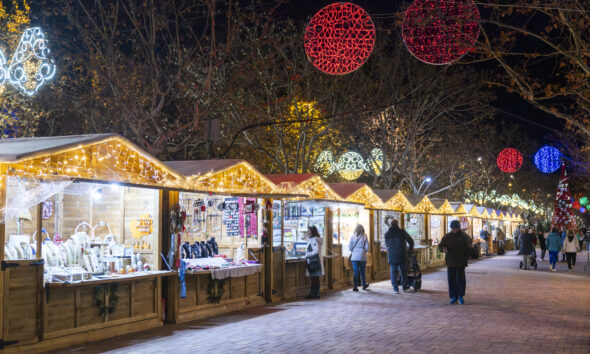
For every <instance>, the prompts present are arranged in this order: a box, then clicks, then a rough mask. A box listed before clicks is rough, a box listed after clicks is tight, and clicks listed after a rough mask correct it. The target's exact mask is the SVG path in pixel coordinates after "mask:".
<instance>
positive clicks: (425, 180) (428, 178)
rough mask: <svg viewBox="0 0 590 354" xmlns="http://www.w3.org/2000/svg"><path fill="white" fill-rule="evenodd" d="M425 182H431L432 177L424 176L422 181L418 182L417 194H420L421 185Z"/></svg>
mask: <svg viewBox="0 0 590 354" xmlns="http://www.w3.org/2000/svg"><path fill="white" fill-rule="evenodd" d="M425 182H428V183H430V182H432V178H430V177H426V178H425V179H424V180H423V181H422V183H421V184H420V188H418V195H420V191H421V190H422V186H423V185H424V183H425Z"/></svg>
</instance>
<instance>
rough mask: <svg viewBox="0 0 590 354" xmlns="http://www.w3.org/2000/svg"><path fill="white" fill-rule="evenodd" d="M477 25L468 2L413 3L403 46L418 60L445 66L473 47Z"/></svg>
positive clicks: (476, 16)
mask: <svg viewBox="0 0 590 354" xmlns="http://www.w3.org/2000/svg"><path fill="white" fill-rule="evenodd" d="M478 21H479V11H478V10H477V6H475V4H474V3H473V1H471V0H416V1H414V3H413V4H412V5H410V7H409V8H408V10H407V11H406V14H405V16H404V22H403V26H402V36H403V39H404V44H405V45H406V48H408V50H409V51H410V53H412V55H413V56H415V57H416V58H417V59H418V60H421V61H423V62H425V63H427V64H448V63H451V62H453V61H455V60H458V59H460V58H461V57H462V56H463V55H465V54H466V53H467V52H469V51H470V50H471V49H472V48H473V47H474V46H475V41H476V40H477V37H478V35H479V25H478Z"/></svg>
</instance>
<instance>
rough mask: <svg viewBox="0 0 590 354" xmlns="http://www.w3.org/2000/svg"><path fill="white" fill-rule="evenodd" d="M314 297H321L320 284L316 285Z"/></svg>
mask: <svg viewBox="0 0 590 354" xmlns="http://www.w3.org/2000/svg"><path fill="white" fill-rule="evenodd" d="M313 298H314V299H319V298H320V286H319V285H316V287H315V292H314V297H313Z"/></svg>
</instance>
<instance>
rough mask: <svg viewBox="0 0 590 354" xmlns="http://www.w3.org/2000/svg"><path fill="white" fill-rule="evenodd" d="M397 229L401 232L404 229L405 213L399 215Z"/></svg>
mask: <svg viewBox="0 0 590 354" xmlns="http://www.w3.org/2000/svg"><path fill="white" fill-rule="evenodd" d="M399 227H400V228H402V229H403V230H405V229H406V214H405V213H399Z"/></svg>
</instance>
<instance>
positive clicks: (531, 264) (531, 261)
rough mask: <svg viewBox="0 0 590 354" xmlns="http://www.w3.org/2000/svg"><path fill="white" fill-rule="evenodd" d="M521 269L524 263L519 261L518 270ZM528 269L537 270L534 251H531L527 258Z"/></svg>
mask: <svg viewBox="0 0 590 354" xmlns="http://www.w3.org/2000/svg"><path fill="white" fill-rule="evenodd" d="M522 267H524V263H522V261H520V269H522ZM529 268H535V269H537V252H535V250H533V252H532V253H531V255H530V256H529Z"/></svg>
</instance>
